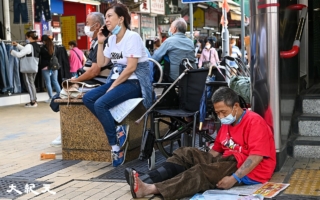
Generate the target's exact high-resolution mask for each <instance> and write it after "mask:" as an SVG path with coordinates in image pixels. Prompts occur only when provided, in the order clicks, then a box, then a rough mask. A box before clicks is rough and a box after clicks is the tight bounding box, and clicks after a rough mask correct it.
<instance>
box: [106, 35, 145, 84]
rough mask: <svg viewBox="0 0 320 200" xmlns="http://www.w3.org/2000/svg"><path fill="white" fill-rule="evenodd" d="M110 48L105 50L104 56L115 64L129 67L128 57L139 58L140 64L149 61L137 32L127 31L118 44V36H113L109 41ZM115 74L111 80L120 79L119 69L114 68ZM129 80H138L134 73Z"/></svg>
mask: <svg viewBox="0 0 320 200" xmlns="http://www.w3.org/2000/svg"><path fill="white" fill-rule="evenodd" d="M108 44H109V47H108V48H106V49H105V51H104V56H105V57H107V58H110V59H111V62H112V63H113V64H115V63H119V64H122V65H127V63H128V59H127V58H128V57H131V58H138V63H141V62H146V61H148V54H147V52H146V50H145V47H144V45H143V41H142V39H141V37H140V35H139V34H138V33H136V32H133V31H130V30H127V31H126V33H125V34H124V36H123V38H122V39H121V41H120V42H119V43H116V35H112V36H110V37H109V40H108ZM113 72H114V74H113V75H112V76H111V79H117V78H118V77H119V73H118V69H117V67H113ZM128 79H138V78H137V76H136V74H135V73H133V74H132V75H131V76H130V77H129V78H128Z"/></svg>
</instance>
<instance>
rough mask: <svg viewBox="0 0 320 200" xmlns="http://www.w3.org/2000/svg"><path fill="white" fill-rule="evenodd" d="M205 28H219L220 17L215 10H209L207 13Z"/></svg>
mask: <svg viewBox="0 0 320 200" xmlns="http://www.w3.org/2000/svg"><path fill="white" fill-rule="evenodd" d="M204 15H205V26H207V27H218V26H219V19H218V18H219V17H218V13H217V11H216V10H215V9H212V8H209V9H207V10H206V11H205V14H204Z"/></svg>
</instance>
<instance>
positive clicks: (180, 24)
mask: <svg viewBox="0 0 320 200" xmlns="http://www.w3.org/2000/svg"><path fill="white" fill-rule="evenodd" d="M172 23H173V26H174V27H176V28H177V31H178V32H180V33H186V31H187V22H186V20H184V19H183V18H181V17H180V18H177V19H176V20H174V21H173V22H172Z"/></svg>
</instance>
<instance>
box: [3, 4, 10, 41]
mask: <svg viewBox="0 0 320 200" xmlns="http://www.w3.org/2000/svg"><path fill="white" fill-rule="evenodd" d="M3 11H4V27H5V29H6V30H5V38H2V39H6V40H11V30H10V9H9V0H4V1H3Z"/></svg>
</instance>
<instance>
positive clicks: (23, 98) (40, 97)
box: [0, 92, 49, 107]
mask: <svg viewBox="0 0 320 200" xmlns="http://www.w3.org/2000/svg"><path fill="white" fill-rule="evenodd" d="M48 99H49V95H48V93H47V92H40V93H37V101H38V102H40V101H45V100H48ZM29 102H30V96H29V94H27V93H23V94H13V95H10V96H8V95H1V97H0V107H1V106H10V105H16V104H22V103H29Z"/></svg>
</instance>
